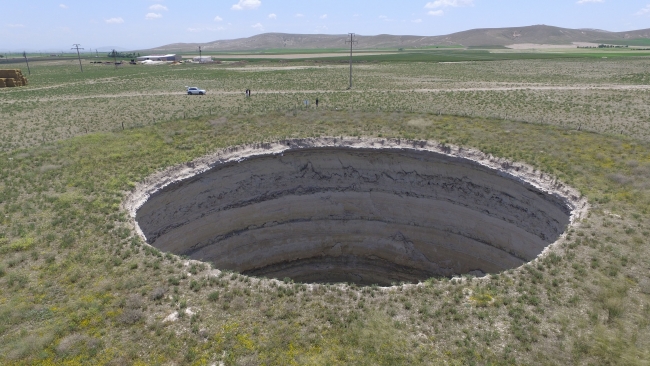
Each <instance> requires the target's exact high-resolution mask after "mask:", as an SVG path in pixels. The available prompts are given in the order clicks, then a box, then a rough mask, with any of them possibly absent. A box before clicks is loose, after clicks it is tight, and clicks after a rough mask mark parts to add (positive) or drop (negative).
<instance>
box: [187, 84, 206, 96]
mask: <svg viewBox="0 0 650 366" xmlns="http://www.w3.org/2000/svg"><path fill="white" fill-rule="evenodd" d="M187 94H188V95H195V94H198V95H203V94H205V90H203V89H199V88H197V87H195V86H190V87H188V88H187Z"/></svg>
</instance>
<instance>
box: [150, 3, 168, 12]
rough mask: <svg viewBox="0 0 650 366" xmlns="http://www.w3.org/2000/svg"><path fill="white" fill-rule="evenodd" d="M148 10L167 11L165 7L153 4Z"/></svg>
mask: <svg viewBox="0 0 650 366" xmlns="http://www.w3.org/2000/svg"><path fill="white" fill-rule="evenodd" d="M149 10H158V11H161V10H164V11H167V10H169V9H167V7H166V6H165V5H161V4H155V5H151V6H150V7H149Z"/></svg>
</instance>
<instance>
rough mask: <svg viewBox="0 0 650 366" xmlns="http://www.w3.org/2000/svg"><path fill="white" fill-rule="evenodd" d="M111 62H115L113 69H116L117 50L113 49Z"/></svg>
mask: <svg viewBox="0 0 650 366" xmlns="http://www.w3.org/2000/svg"><path fill="white" fill-rule="evenodd" d="M113 64H115V71H117V52H116V51H115V49H113Z"/></svg>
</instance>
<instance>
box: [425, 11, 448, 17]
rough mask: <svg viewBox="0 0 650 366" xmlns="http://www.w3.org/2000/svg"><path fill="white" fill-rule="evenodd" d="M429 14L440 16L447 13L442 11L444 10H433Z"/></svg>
mask: <svg viewBox="0 0 650 366" xmlns="http://www.w3.org/2000/svg"><path fill="white" fill-rule="evenodd" d="M427 14H429V15H431V16H434V17H439V16H441V15H443V14H445V12H444V11H442V10H431V11H429V12H428V13H427Z"/></svg>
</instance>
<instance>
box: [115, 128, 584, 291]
mask: <svg viewBox="0 0 650 366" xmlns="http://www.w3.org/2000/svg"><path fill="white" fill-rule="evenodd" d="M306 141H311V143H309V142H306ZM354 141H355V140H350V141H345V140H340V139H339V140H337V139H329V140H328V139H320V140H292V141H284V142H281V143H277V144H268V145H266V146H260V147H258V148H257V149H256V148H253V147H242V148H236V149H233V150H231V151H224V152H222V154H221V156H220V155H219V154H218V155H217V156H213V157H212V161H211V162H210V159H207V160H206V159H204V160H202V161H199V162H196V164H189V165H187V166H184V167H177V168H176V170H175V171H176V173H179V172H182V173H180V174H177V177H176V178H175V179H171V180H170V179H169V178H167V179H163V180H162V183H161V182H159V183H157V184H156V183H155V180H154V179H152V183H149V184H145V185H143V186H142V187H140V188H138V189H137V190H136V193H134V194H133V195H132V197H131V199H130V201H129V202H130V203H129V202H127V206H128V208H129V209H130V210H131V212H132V215H134V216H135V218H136V221H137V225H139V229H140V230H141V233H142V234H143V236H144V237H145V238H146V240H147V241H148V243H150V244H151V245H153V246H155V247H157V248H159V249H160V250H162V251H165V252H171V253H174V254H179V255H186V256H188V257H190V258H192V259H197V260H202V261H207V262H212V263H214V265H215V267H216V268H219V269H228V270H233V271H237V272H240V273H243V274H248V275H254V276H265V277H272V278H285V277H289V278H291V279H293V280H295V281H300V282H321V283H322V282H354V283H358V284H380V285H389V284H391V283H395V282H401V281H404V282H417V281H422V280H425V279H427V278H430V277H433V276H452V275H458V274H466V273H469V274H474V275H483V274H485V273H496V272H500V271H503V270H506V269H510V268H515V267H518V266H520V265H522V264H523V263H525V262H527V261H530V260H532V259H534V258H536V257H537V256H538V255H539V254H540V253H542V251H543V250H544V249H545V248H546V247H547V246H549V244H551V243H553V242H555V241H556V240H557V239H558V238H559V237H560V236H561V235H562V233H563V232H564V231H565V229H566V228H567V226H568V225H569V224H570V223H571V222H572V220H573V219H575V215H574V216H572V213H573V209H574V208H576V207H579V206H581V204H580V202H579V200H578V198H577V197H576V196H575V195H572V194H571V193H572V192H571V190H570V189H569V188H566V187H563V186H562V187H560V188H563V190H562V189H559V190H556V191H550V190H548V189H547V187H545V186H548V185H549V184H550V182H551V181H549V180H548V179H544V178H543V177H542V178H540V179H538V178H535V179H532V178H533V177H539V173H537V174H532V172H531V170H530V168H527V167H525V166H515V165H512V164H510V163H505V162H501V163H500V164H499V166H500V167H501V169H494V168H493V167H491V166H490V165H495V164H494V163H495V162H494V161H490V160H489V159H488V158H487V157H485V156H484V155H483V156H482V157H483V159H486V160H487V162H481V158H480V157H479V155H480V153H477V152H471V153H469V152H465V153H463V152H462V151H460V152H459V153H456V154H454V153H452V152H451V149H450V148H446V147H442V148H441V147H440V146H437V147H435V146H436V145H432V144H431V143H427V142H411V143H409V145H406V146H404V144H403V143H402V142H399V141H380V140H372V141H370V140H363V141H357V142H354ZM436 149H438V150H440V151H435V150H436ZM460 155H466V157H463V156H460ZM470 155H471V156H470ZM197 165H198V166H197ZM199 166H200V167H199ZM188 170H189V171H188ZM526 172H527V173H526ZM183 176H184V178H185V179H181V178H183ZM179 179H180V180H179ZM540 182H541V183H543V184H540ZM553 184H554V185H555V186H556V187H557V186H558V184H557V183H553ZM138 192H139V193H138ZM585 205H586V204H585V203H582V207H585Z"/></svg>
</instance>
